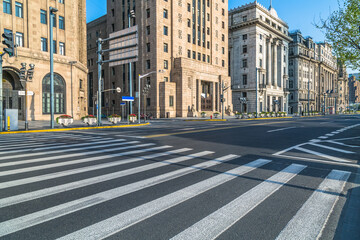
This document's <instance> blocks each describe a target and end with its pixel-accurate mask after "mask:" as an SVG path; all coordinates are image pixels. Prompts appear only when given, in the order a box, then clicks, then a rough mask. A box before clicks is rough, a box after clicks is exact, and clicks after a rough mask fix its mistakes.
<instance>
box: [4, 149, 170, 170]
mask: <svg viewBox="0 0 360 240" xmlns="http://www.w3.org/2000/svg"><path fill="white" fill-rule="evenodd" d="M152 145H155V144H153V143H147V144H141V145H135V146H129V147H121V148H114V149H112V151H119V150H125V149H131V148H140V147H148V146H152ZM164 147H170V146H163V147H162V148H164ZM159 148H161V147H157V148H148V149H141V150H136V151H130V152H123V153H117V154H110V155H108V156H109V157H110V158H111V157H112V158H113V157H117V156H125V155H130V154H136V153H143V152H148V151H152V150H157V149H159ZM64 156H65V155H63V156H61V158H63V157H64ZM68 156H72V157H73V156H77V155H76V154H69V155H68ZM79 156H80V155H79ZM81 156H87V155H86V154H82V155H81ZM109 157H108V158H109ZM61 158H60V159H61ZM105 158H106V156H104V155H102V156H99V157H92V158H84V159H79V160H72V161H66V162H58V163H50V164H46V165H41V166H34V167H28V168H21V169H15V170H9V171H2V172H0V176H7V175H12V174H19V173H25V172H32V171H37V170H43V169H49V168H55V167H62V166H68V165H74V164H78V163H85V162H92V161H96V160H102V159H105Z"/></svg>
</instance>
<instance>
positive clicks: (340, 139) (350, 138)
mask: <svg viewBox="0 0 360 240" xmlns="http://www.w3.org/2000/svg"><path fill="white" fill-rule="evenodd" d="M357 138H360V137H349V138H337V139H331V140H333V141H345V140H352V139H357Z"/></svg>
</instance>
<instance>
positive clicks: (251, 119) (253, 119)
mask: <svg viewBox="0 0 360 240" xmlns="http://www.w3.org/2000/svg"><path fill="white" fill-rule="evenodd" d="M289 118H293V117H272V118H250V119H239V120H240V121H256V120H258V121H259V120H271V119H289Z"/></svg>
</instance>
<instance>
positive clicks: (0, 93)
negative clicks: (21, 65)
mask: <svg viewBox="0 0 360 240" xmlns="http://www.w3.org/2000/svg"><path fill="white" fill-rule="evenodd" d="M3 56H4V53H3V54H0V132H2V131H3V90H2V79H3V77H2V75H3V70H2V63H3Z"/></svg>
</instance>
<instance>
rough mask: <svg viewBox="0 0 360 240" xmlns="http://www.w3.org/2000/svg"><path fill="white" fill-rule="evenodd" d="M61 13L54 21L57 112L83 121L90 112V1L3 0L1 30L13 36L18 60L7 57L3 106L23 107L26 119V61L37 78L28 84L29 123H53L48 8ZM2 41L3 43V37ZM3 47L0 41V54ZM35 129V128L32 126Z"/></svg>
mask: <svg viewBox="0 0 360 240" xmlns="http://www.w3.org/2000/svg"><path fill="white" fill-rule="evenodd" d="M50 7H54V8H56V9H58V12H56V15H55V18H54V20H55V21H54V22H55V24H54V28H53V33H54V41H53V44H54V73H55V74H54V105H55V108H54V112H55V117H57V116H59V115H62V114H68V115H72V116H73V117H74V118H75V119H80V118H81V117H82V116H84V115H85V114H87V112H88V110H87V85H86V78H87V68H86V56H87V53H86V44H85V43H86V1H85V0H71V1H54V0H41V1H40V0H31V1H25V0H17V1H15V0H3V1H1V4H0V32H1V33H3V32H8V33H12V34H13V35H14V39H15V43H16V45H17V48H16V56H14V57H12V58H10V57H9V56H8V55H5V56H4V62H3V79H1V81H2V83H3V96H4V98H3V100H4V102H3V103H4V104H3V107H4V108H7V109H18V113H19V114H18V115H19V120H24V118H25V117H24V113H25V97H24V96H22V95H21V94H19V93H20V92H22V91H24V90H25V89H24V84H23V83H22V82H20V77H19V73H20V68H21V63H26V64H27V67H28V68H29V64H30V63H32V64H35V72H34V77H33V79H32V81H31V82H28V83H27V90H28V91H31V92H33V94H32V95H31V96H28V117H29V120H50V74H49V72H50V53H49V51H50V41H49V35H50V30H49V14H50V13H49V8H50ZM1 41H2V39H1ZM3 47H4V45H3V44H2V43H1V42H0V51H2V48H3ZM30 127H31V124H30Z"/></svg>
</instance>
